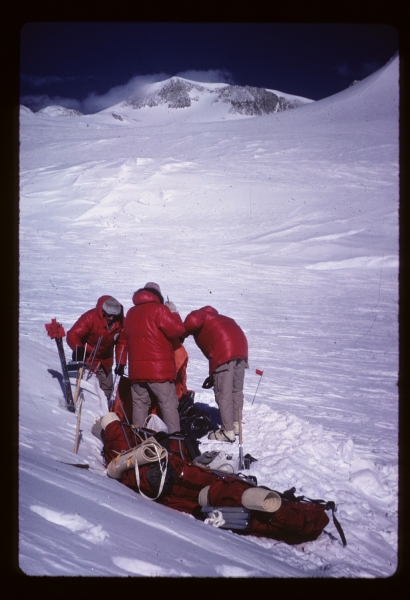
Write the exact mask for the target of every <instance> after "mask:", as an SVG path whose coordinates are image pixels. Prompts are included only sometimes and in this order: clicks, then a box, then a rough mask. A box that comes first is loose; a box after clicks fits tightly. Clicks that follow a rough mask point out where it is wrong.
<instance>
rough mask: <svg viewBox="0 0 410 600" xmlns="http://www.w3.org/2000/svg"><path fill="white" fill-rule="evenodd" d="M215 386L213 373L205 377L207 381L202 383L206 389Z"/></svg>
mask: <svg viewBox="0 0 410 600" xmlns="http://www.w3.org/2000/svg"><path fill="white" fill-rule="evenodd" d="M213 386H214V378H213V376H212V375H209V377H207V378H206V379H205V381H204V382H203V384H202V387H203V388H204V389H205V390H209V389H210V388H211V387H213Z"/></svg>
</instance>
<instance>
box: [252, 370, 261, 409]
mask: <svg viewBox="0 0 410 600" xmlns="http://www.w3.org/2000/svg"><path fill="white" fill-rule="evenodd" d="M255 372H256V375H260V379H259V382H258V385H257V387H256V392H255V396H254V397H253V400H255V398H256V394H257V391H258V388H259V384H260V382H261V379H262V375H263V371H260V370H259V369H256V371H255ZM253 400H252V404H253Z"/></svg>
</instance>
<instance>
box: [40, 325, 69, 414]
mask: <svg viewBox="0 0 410 600" xmlns="http://www.w3.org/2000/svg"><path fill="white" fill-rule="evenodd" d="M45 328H46V330H47V333H48V335H49V336H50V337H51V339H52V340H55V341H56V344H57V349H58V354H59V356H60V362H61V369H62V371H63V384H64V396H65V401H66V403H67V408H68V410H70V411H71V412H74V411H75V405H74V401H73V393H72V391H71V384H70V378H69V376H68V369H67V361H66V358H65V354H64V348H63V337H64V336H65V331H64V327H63V326H62V325H61V323H58V322H57V319H51V323H48V324H46V325H45Z"/></svg>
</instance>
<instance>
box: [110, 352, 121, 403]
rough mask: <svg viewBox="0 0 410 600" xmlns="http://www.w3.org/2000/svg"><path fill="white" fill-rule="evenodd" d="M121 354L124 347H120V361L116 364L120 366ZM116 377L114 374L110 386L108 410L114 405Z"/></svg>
mask: <svg viewBox="0 0 410 600" xmlns="http://www.w3.org/2000/svg"><path fill="white" fill-rule="evenodd" d="M123 352H124V346H122V348H121V353H120V360H119V361H118V364H121V359H122V354H123ZM117 377H118V375H117V373H116V374H115V377H114V385H113V386H112V393H111V398H110V400H109V402H108V409H110V408H111V407H112V405H113V404H114V394H115V392H116V391H117V390H116V389H115V382H116V381H117Z"/></svg>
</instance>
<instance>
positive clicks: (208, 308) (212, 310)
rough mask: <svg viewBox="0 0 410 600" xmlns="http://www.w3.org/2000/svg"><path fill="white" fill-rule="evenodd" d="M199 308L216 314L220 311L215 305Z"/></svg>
mask: <svg viewBox="0 0 410 600" xmlns="http://www.w3.org/2000/svg"><path fill="white" fill-rule="evenodd" d="M199 310H205V311H206V312H209V313H213V314H214V315H219V313H218V311H217V310H216V308H214V307H213V306H209V305H207V306H203V307H202V308H200V309H199Z"/></svg>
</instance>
